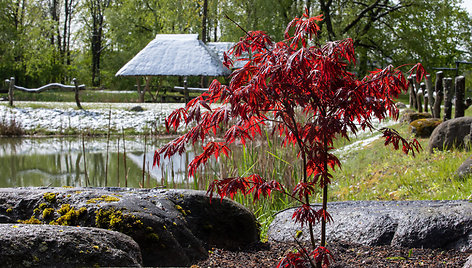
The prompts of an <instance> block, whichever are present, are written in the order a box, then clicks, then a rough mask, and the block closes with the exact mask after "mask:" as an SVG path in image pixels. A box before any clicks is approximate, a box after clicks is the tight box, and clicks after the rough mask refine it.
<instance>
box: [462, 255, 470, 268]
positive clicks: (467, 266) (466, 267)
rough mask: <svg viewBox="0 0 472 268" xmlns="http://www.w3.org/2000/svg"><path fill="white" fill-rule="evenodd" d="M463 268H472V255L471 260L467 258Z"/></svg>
mask: <svg viewBox="0 0 472 268" xmlns="http://www.w3.org/2000/svg"><path fill="white" fill-rule="evenodd" d="M463 268H472V254H471V255H470V256H469V258H467V261H466V262H465V263H464V266H463Z"/></svg>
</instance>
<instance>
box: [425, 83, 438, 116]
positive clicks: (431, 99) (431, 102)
mask: <svg viewBox="0 0 472 268" xmlns="http://www.w3.org/2000/svg"><path fill="white" fill-rule="evenodd" d="M425 80H426V92H428V102H429V108H430V109H431V113H432V114H433V117H434V118H436V116H435V115H434V92H433V91H434V89H433V83H432V82H431V75H429V74H427V75H426V78H425ZM425 103H426V101H425Z"/></svg>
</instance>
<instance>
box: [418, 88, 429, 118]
mask: <svg viewBox="0 0 472 268" xmlns="http://www.w3.org/2000/svg"><path fill="white" fill-rule="evenodd" d="M420 88H421V91H422V92H423V94H424V95H423V99H424V112H425V113H427V112H428V103H429V96H428V92H427V91H426V84H425V83H423V82H422V83H421V84H420Z"/></svg>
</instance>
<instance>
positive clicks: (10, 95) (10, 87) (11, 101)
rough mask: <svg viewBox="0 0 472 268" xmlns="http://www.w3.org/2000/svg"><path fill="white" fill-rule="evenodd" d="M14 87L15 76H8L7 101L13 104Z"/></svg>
mask: <svg viewBox="0 0 472 268" xmlns="http://www.w3.org/2000/svg"><path fill="white" fill-rule="evenodd" d="M14 88H15V77H11V78H10V86H9V87H8V101H9V102H10V106H13V89H14Z"/></svg>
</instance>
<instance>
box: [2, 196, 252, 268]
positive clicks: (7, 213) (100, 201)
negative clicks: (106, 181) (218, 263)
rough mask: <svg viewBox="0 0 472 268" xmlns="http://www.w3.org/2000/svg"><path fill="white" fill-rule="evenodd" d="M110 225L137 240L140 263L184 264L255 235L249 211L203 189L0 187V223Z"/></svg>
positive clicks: (238, 244)
mask: <svg viewBox="0 0 472 268" xmlns="http://www.w3.org/2000/svg"><path fill="white" fill-rule="evenodd" d="M18 221H21V222H22V223H43V224H58V225H70V226H85V227H98V228H103V229H110V230H114V231H118V232H121V233H124V234H126V235H129V236H130V237H132V238H133V239H134V240H135V241H136V242H137V243H138V245H139V247H140V249H141V254H142V258H143V265H145V266H185V265H189V264H190V263H192V262H193V261H195V260H198V259H202V258H206V257H207V252H208V249H209V248H210V247H213V246H215V247H223V248H229V249H233V248H239V247H242V246H244V245H247V244H249V243H253V242H256V241H258V240H259V229H258V225H257V223H256V219H255V217H254V215H253V214H252V213H251V212H250V211H249V210H247V209H246V208H244V207H243V206H241V205H239V204H238V203H236V202H233V201H231V200H229V199H223V200H221V201H220V198H219V197H214V198H213V200H212V201H211V202H210V199H209V197H207V196H206V195H205V192H203V191H192V190H160V189H146V190H145V189H141V190H138V189H122V188H95V189H91V188H13V189H12V188H3V189H0V222H6V223H15V222H18Z"/></svg>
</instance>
